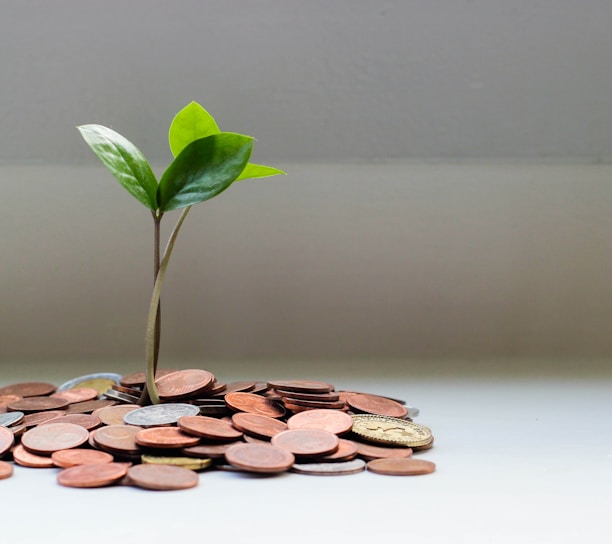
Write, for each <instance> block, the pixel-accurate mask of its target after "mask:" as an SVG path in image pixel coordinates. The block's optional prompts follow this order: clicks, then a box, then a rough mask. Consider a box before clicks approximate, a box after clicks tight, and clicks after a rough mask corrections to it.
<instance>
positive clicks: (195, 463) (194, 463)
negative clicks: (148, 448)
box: [141, 455, 212, 470]
mask: <svg viewBox="0 0 612 544" xmlns="http://www.w3.org/2000/svg"><path fill="white" fill-rule="evenodd" d="M141 459H142V462H143V463H145V464H148V465H173V466H177V467H183V468H188V469H189V470H203V469H205V468H208V467H209V466H210V465H211V464H212V459H210V458H208V459H198V458H196V457H157V456H154V455H143V456H142V457H141Z"/></svg>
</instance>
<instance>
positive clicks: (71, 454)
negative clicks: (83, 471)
mask: <svg viewBox="0 0 612 544" xmlns="http://www.w3.org/2000/svg"><path fill="white" fill-rule="evenodd" d="M51 461H53V464H54V465H55V466H56V467H60V468H70V467H76V466H79V465H105V464H106V463H112V462H113V456H112V455H111V454H110V453H106V452H103V451H98V450H86V449H83V448H74V449H71V450H58V451H54V452H53V453H52V454H51Z"/></svg>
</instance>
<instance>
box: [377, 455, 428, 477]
mask: <svg viewBox="0 0 612 544" xmlns="http://www.w3.org/2000/svg"><path fill="white" fill-rule="evenodd" d="M367 466H368V470H369V471H371V472H375V473H376V474H387V475H389V476H413V475H418V474H430V473H432V472H434V471H435V470H436V465H435V464H434V463H432V462H431V461H425V459H413V458H397V457H394V458H390V459H374V460H373V461H370V462H368V465H367Z"/></svg>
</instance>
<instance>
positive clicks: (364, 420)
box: [351, 414, 432, 448]
mask: <svg viewBox="0 0 612 544" xmlns="http://www.w3.org/2000/svg"><path fill="white" fill-rule="evenodd" d="M351 417H352V418H353V433H354V434H356V435H357V436H359V437H361V438H362V439H364V440H366V441H368V442H377V443H381V444H393V445H397V446H406V447H409V448H412V447H418V446H424V445H426V444H429V443H430V442H431V440H432V435H431V430H430V429H428V428H427V427H424V426H423V425H418V424H416V423H413V422H411V421H406V420H405V419H400V418H396V417H389V416H377V415H368V414H358V415H353V416H351Z"/></svg>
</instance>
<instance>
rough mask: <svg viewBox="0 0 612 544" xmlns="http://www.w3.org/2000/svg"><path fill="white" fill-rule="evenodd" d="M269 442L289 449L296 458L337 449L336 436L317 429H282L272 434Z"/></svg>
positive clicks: (328, 452) (313, 455) (331, 451)
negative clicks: (280, 431)
mask: <svg viewBox="0 0 612 544" xmlns="http://www.w3.org/2000/svg"><path fill="white" fill-rule="evenodd" d="M271 442H272V445H274V446H279V447H281V448H284V449H286V450H288V451H290V452H291V453H293V454H294V455H295V456H296V458H298V459H299V458H305V457H316V456H319V455H328V454H330V453H333V452H335V451H336V450H337V449H338V437H337V436H336V435H335V434H332V433H329V432H327V431H321V430H318V429H295V430H289V431H283V432H282V433H278V434H276V435H274V436H273V437H272V440H271Z"/></svg>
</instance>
